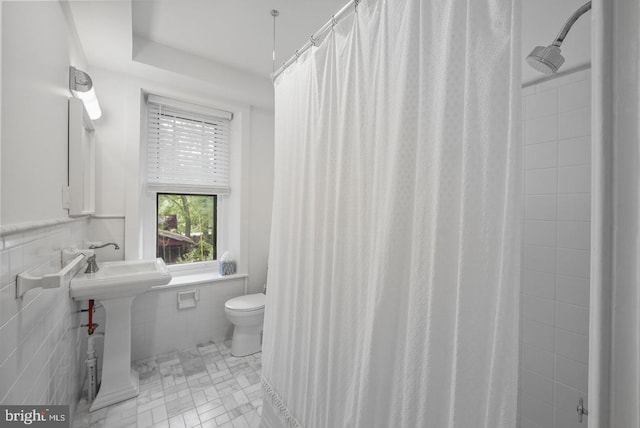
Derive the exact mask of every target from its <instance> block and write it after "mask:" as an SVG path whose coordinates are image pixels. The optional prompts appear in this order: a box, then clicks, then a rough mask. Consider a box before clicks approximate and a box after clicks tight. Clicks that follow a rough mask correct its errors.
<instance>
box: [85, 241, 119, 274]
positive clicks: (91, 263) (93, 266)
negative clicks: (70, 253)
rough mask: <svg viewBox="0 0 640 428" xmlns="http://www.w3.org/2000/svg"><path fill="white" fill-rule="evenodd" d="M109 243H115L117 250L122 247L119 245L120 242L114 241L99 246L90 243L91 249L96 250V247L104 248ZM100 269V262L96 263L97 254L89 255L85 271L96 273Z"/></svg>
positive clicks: (114, 246)
mask: <svg viewBox="0 0 640 428" xmlns="http://www.w3.org/2000/svg"><path fill="white" fill-rule="evenodd" d="M108 245H113V248H114V249H115V250H119V249H120V247H118V244H116V243H113V242H107V243H106V244H102V245H97V246H96V245H93V244H91V245H89V249H90V250H95V249H96V248H104V247H106V246H108ZM98 269H100V268H99V267H98V263H96V255H95V254H94V255H92V256H91V257H89V258H88V259H87V270H85V271H84V273H96V272H98Z"/></svg>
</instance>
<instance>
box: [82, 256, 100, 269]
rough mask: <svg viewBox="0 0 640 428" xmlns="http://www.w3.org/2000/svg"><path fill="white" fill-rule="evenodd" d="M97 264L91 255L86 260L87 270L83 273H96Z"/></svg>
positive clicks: (94, 257)
mask: <svg viewBox="0 0 640 428" xmlns="http://www.w3.org/2000/svg"><path fill="white" fill-rule="evenodd" d="M98 269H99V267H98V263H96V255H95V254H94V255H92V256H91V257H89V258H88V259H87V270H85V271H84V273H96V272H98Z"/></svg>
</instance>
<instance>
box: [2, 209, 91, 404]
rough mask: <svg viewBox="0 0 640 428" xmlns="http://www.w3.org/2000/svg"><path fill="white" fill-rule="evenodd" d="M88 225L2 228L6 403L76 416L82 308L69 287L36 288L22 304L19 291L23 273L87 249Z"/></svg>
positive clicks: (78, 222)
mask: <svg viewBox="0 0 640 428" xmlns="http://www.w3.org/2000/svg"><path fill="white" fill-rule="evenodd" d="M87 221H88V220H86V219H78V220H70V219H63V220H60V222H58V223H57V224H56V221H53V222H47V223H46V224H39V225H35V226H33V227H28V226H25V225H18V226H17V227H12V226H9V227H4V228H2V229H0V264H1V273H2V275H1V277H0V404H33V405H36V404H69V405H70V406H71V414H73V409H74V408H75V405H76V403H77V400H78V398H79V390H80V385H81V382H82V381H83V379H82V377H83V375H84V374H83V366H84V364H83V363H82V360H83V359H84V356H82V355H80V354H81V353H80V347H81V342H82V338H83V337H84V331H83V330H82V329H80V328H79V325H80V323H81V321H82V320H83V318H81V317H80V315H79V313H78V310H79V304H78V303H76V302H74V301H73V300H71V298H70V297H69V289H68V287H63V288H58V289H48V290H43V289H41V288H36V289H32V290H30V291H28V292H27V293H26V294H25V295H24V296H23V297H22V298H21V299H16V295H15V289H16V276H17V274H19V273H21V272H24V271H25V270H28V269H30V268H32V267H35V266H38V265H40V264H42V263H44V262H46V261H47V260H50V259H52V258H53V259H55V258H58V259H59V258H60V251H61V249H63V248H67V247H77V248H81V245H82V243H83V240H84V239H85V234H86V229H87ZM50 223H53V224H50ZM67 285H68V284H67Z"/></svg>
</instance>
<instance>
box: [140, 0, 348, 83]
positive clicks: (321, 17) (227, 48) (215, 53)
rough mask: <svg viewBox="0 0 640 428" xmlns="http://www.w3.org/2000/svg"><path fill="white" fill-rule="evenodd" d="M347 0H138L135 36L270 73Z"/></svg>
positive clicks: (215, 59) (263, 73)
mask: <svg viewBox="0 0 640 428" xmlns="http://www.w3.org/2000/svg"><path fill="white" fill-rule="evenodd" d="M345 3H346V0H322V1H318V0H269V1H265V0H180V1H175V0H154V1H149V0H142V1H139V0H136V1H134V2H133V5H132V26H133V34H134V35H135V36H137V37H139V38H142V39H146V40H150V41H153V42H155V43H159V44H161V45H165V46H169V47H172V48H175V49H178V50H180V51H183V52H186V53H189V54H192V55H195V56H198V57H202V58H206V59H209V60H211V61H214V62H217V63H222V64H225V65H228V66H230V67H233V68H237V69H241V70H244V71H247V72H249V73H253V74H258V75H263V76H268V75H269V73H271V71H272V67H273V65H272V64H273V62H272V51H273V17H272V16H271V10H272V9H277V10H278V11H279V12H280V15H279V16H278V17H277V18H276V68H278V67H279V65H280V64H282V62H284V61H285V60H287V59H288V58H289V57H290V56H291V55H293V53H294V52H295V50H296V49H298V48H300V47H301V46H302V45H303V44H304V43H305V42H306V41H307V39H308V38H309V36H310V35H311V34H312V33H313V32H315V31H316V30H318V29H319V28H320V27H321V26H322V25H323V24H324V23H325V22H327V21H328V20H329V19H330V18H331V15H332V14H333V13H335V12H337V11H338V10H339V9H340V8H341V7H342V6H344V4H345Z"/></svg>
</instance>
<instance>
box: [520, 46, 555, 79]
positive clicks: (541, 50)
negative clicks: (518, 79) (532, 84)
mask: <svg viewBox="0 0 640 428" xmlns="http://www.w3.org/2000/svg"><path fill="white" fill-rule="evenodd" d="M527 62H528V63H529V65H530V66H531V67H533V68H535V69H536V70H538V71H539V72H541V73H544V74H555V73H556V72H557V71H558V69H559V68H560V67H561V66H562V64H563V63H564V57H563V56H562V54H560V48H559V47H558V46H554V45H549V46H547V47H546V48H545V47H544V46H536V47H535V48H534V49H533V50H532V51H531V53H530V54H529V56H528V57H527Z"/></svg>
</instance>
